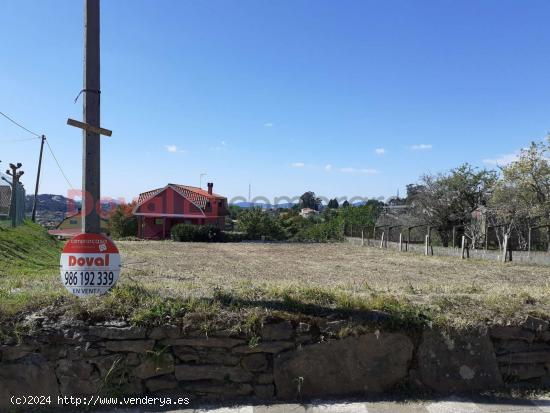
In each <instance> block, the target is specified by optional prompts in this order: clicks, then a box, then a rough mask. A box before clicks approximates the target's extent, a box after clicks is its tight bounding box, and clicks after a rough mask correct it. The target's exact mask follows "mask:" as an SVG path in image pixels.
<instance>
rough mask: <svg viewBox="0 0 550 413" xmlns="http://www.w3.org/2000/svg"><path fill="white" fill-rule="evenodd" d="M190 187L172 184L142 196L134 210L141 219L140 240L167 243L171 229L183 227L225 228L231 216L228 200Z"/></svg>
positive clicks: (211, 184) (139, 219) (210, 191)
mask: <svg viewBox="0 0 550 413" xmlns="http://www.w3.org/2000/svg"><path fill="white" fill-rule="evenodd" d="M213 187H214V184H213V183H210V182H209V183H208V191H205V190H203V189H201V188H197V187H194V186H187V185H177V184H168V185H166V186H165V187H164V188H158V189H154V190H152V191H148V192H144V193H142V194H140V195H139V199H138V203H137V205H136V207H135V208H134V211H133V213H134V215H135V216H137V218H138V234H137V235H138V237H139V238H145V239H166V238H169V237H170V229H171V228H172V227H173V226H174V225H176V224H180V223H187V224H193V225H206V224H212V225H217V226H218V227H219V228H220V229H223V228H224V227H225V217H226V216H227V215H229V212H228V209H227V198H225V197H223V196H221V195H217V194H215V193H213V192H212V189H213Z"/></svg>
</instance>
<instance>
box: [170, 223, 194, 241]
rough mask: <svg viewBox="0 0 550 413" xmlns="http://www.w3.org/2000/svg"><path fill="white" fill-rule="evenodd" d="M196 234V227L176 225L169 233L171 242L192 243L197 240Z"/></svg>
mask: <svg viewBox="0 0 550 413" xmlns="http://www.w3.org/2000/svg"><path fill="white" fill-rule="evenodd" d="M197 233H198V230H197V226H196V225H191V224H177V225H174V226H173V227H172V230H171V231H170V234H171V236H172V240H173V241H178V242H193V241H195V240H196V238H197Z"/></svg>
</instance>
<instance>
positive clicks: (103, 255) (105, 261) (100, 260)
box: [61, 234, 120, 297]
mask: <svg viewBox="0 0 550 413" xmlns="http://www.w3.org/2000/svg"><path fill="white" fill-rule="evenodd" d="M119 275H120V254H119V252H118V248H117V247H116V245H115V244H114V242H113V241H111V240H110V239H109V238H107V237H104V236H103V235H99V234H80V235H77V236H76V237H73V238H71V239H70V240H69V241H68V242H67V244H66V245H65V248H63V252H62V254H61V282H62V283H63V285H64V286H65V288H67V290H68V291H69V292H70V293H72V294H74V295H76V296H79V297H87V296H90V295H97V294H104V293H106V292H107V291H109V289H111V288H112V287H113V286H114V285H115V284H116V282H117V281H118V277H119Z"/></svg>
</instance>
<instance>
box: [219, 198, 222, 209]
mask: <svg viewBox="0 0 550 413" xmlns="http://www.w3.org/2000/svg"><path fill="white" fill-rule="evenodd" d="M218 208H223V201H222V200H221V199H220V200H219V201H218Z"/></svg>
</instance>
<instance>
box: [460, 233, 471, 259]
mask: <svg viewBox="0 0 550 413" xmlns="http://www.w3.org/2000/svg"><path fill="white" fill-rule="evenodd" d="M460 257H461V258H462V259H464V258H470V250H469V249H468V245H466V236H465V235H463V236H462V246H461V247H460Z"/></svg>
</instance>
